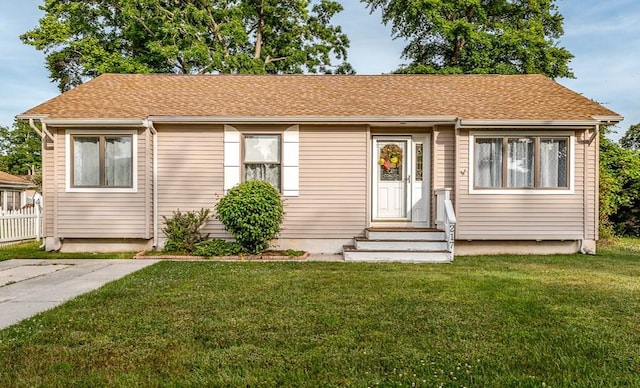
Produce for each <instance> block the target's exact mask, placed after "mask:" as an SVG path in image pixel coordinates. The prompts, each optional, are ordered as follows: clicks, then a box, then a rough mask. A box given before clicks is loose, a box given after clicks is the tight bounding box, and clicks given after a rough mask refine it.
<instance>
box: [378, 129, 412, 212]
mask: <svg viewBox="0 0 640 388" xmlns="http://www.w3.org/2000/svg"><path fill="white" fill-rule="evenodd" d="M410 145H411V138H408V137H405V138H385V137H375V138H374V139H373V155H374V163H373V165H374V179H373V185H374V197H375V200H374V207H373V219H374V220H379V221H408V220H409V219H410V218H409V217H410V214H409V212H408V210H409V207H408V206H407V204H408V203H409V200H408V197H409V187H408V179H407V178H408V174H407V166H408V163H409V162H410V160H411V159H410V155H408V154H409V153H410V152H411V147H410Z"/></svg>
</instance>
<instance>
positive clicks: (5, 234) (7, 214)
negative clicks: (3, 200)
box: [0, 204, 42, 246]
mask: <svg viewBox="0 0 640 388" xmlns="http://www.w3.org/2000/svg"><path fill="white" fill-rule="evenodd" d="M40 237H42V214H41V212H40V206H38V205H37V204H36V205H34V206H32V207H26V208H23V209H20V210H11V211H3V210H0V246H3V245H9V244H10V243H13V242H16V241H22V240H31V239H38V240H39V239H40Z"/></svg>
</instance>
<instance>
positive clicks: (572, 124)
mask: <svg viewBox="0 0 640 388" xmlns="http://www.w3.org/2000/svg"><path fill="white" fill-rule="evenodd" d="M599 123H600V121H598V120H595V119H594V120H460V121H459V124H458V125H459V128H469V129H474V128H541V127H546V128H548V127H562V128H584V127H593V126H594V125H597V124H599Z"/></svg>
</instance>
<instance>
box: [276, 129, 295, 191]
mask: <svg viewBox="0 0 640 388" xmlns="http://www.w3.org/2000/svg"><path fill="white" fill-rule="evenodd" d="M280 158H281V162H282V196H283V197H298V196H300V126H299V125H292V126H290V127H289V128H287V129H285V130H284V132H283V134H282V155H281V156H280Z"/></svg>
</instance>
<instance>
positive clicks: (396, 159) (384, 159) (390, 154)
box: [378, 144, 402, 171]
mask: <svg viewBox="0 0 640 388" xmlns="http://www.w3.org/2000/svg"><path fill="white" fill-rule="evenodd" d="M378 164H379V165H380V166H382V168H384V169H385V170H387V171H389V170H391V169H392V168H396V167H400V166H401V165H402V148H400V146H398V145H397V144H387V145H386V146H384V147H382V149H381V150H380V160H378Z"/></svg>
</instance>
